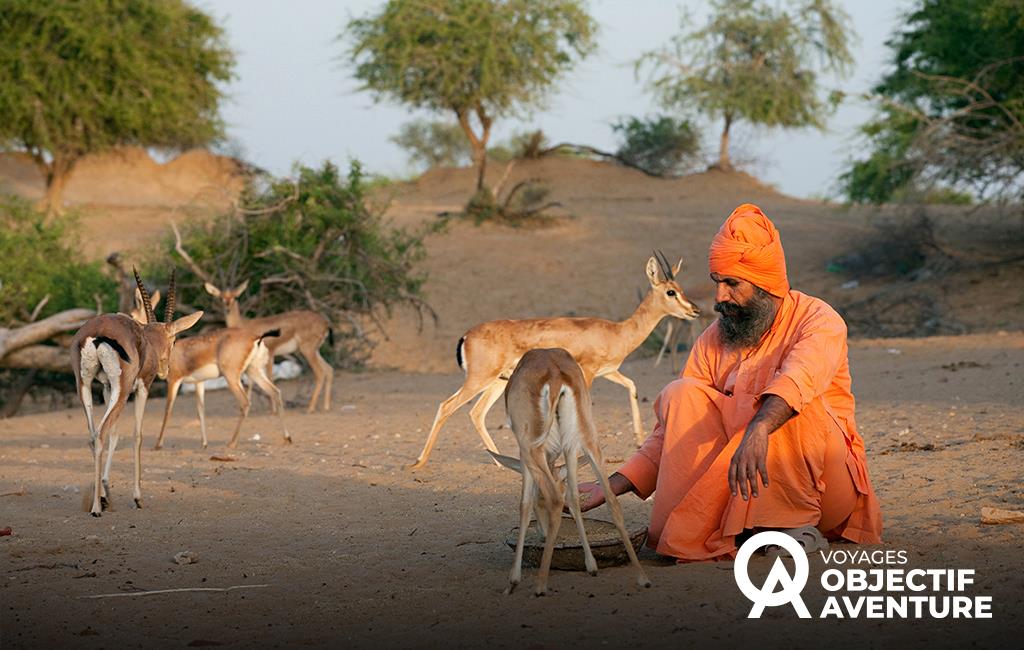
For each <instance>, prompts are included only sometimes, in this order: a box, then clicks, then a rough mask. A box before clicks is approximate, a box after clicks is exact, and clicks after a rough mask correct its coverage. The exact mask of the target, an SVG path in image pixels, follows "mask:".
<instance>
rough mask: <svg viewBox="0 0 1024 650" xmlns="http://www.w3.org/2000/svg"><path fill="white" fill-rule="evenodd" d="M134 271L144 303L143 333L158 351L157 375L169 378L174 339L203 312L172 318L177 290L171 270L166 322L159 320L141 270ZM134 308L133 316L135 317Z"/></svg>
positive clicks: (165, 311) (161, 377)
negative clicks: (175, 289)
mask: <svg viewBox="0 0 1024 650" xmlns="http://www.w3.org/2000/svg"><path fill="white" fill-rule="evenodd" d="M132 273H134V274H135V285H136V287H137V290H138V294H137V296H138V299H139V301H140V302H141V303H142V317H143V320H139V319H138V318H136V320H139V322H140V323H141V324H142V334H143V336H144V337H145V338H146V342H147V343H149V345H150V347H151V348H152V349H153V351H155V352H156V359H157V371H156V375H157V377H159V378H160V379H167V372H168V368H169V367H170V360H171V349H172V348H173V347H174V339H175V338H176V337H177V336H178V334H179V333H180V332H183V331H185V330H187V329H188V328H190V327H192V326H193V325H195V324H196V323H197V322H199V319H200V318H202V317H203V312H201V311H197V312H195V313H192V314H189V315H188V316H182V317H181V318H179V319H178V320H171V319H172V318H174V303H175V292H174V271H173V270H172V271H171V281H170V283H169V284H168V287H167V304H166V305H165V306H164V322H162V323H161V322H158V321H157V319H156V314H154V313H153V300H152V299H151V298H150V295H149V291H147V290H146V285H144V284H142V278H140V277H139V272H138V271H137V270H135V269H134V268H133V269H132ZM134 317H135V316H134V310H133V318H134Z"/></svg>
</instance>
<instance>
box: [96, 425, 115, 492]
mask: <svg viewBox="0 0 1024 650" xmlns="http://www.w3.org/2000/svg"><path fill="white" fill-rule="evenodd" d="M108 440H109V443H110V444H108V445H107V462H106V463H104V464H103V478H102V479H101V481H100V485H101V486H102V487H103V494H102V495H101V496H100V501H102V502H103V505H104V506H107V505H109V503H110V465H111V463H112V462H113V461H114V450H115V449H117V422H114V423H113V424H112V425H111V426H110V436H109V438H108Z"/></svg>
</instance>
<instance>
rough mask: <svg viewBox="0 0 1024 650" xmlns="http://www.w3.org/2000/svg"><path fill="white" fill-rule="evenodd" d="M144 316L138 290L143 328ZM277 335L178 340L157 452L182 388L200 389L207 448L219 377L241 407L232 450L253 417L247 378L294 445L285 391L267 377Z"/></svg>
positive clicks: (220, 333)
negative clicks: (213, 383)
mask: <svg viewBox="0 0 1024 650" xmlns="http://www.w3.org/2000/svg"><path fill="white" fill-rule="evenodd" d="M159 296H160V292H159V291H155V292H153V298H152V302H153V303H154V304H155V303H157V302H158V301H159V300H160V298H159ZM144 314H145V307H144V305H143V302H142V294H141V293H139V290H138V289H136V290H135V307H134V308H133V309H132V311H131V316H132V318H133V319H135V320H136V321H137V322H140V323H143V322H145V321H144V319H145V315H144ZM275 336H280V332H279V331H278V330H269V331H266V332H263V333H262V334H255V333H253V332H251V331H249V330H246V329H242V328H238V327H229V328H224V329H219V330H214V331H212V332H206V333H204V334H200V335H198V336H193V337H191V338H187V339H182V340H181V341H177V342H176V344H175V346H174V349H173V350H172V351H171V358H170V366H169V368H168V372H167V405H166V408H165V409H164V420H163V423H162V424H161V425H160V435H159V436H158V437H157V439H156V445H154V446H153V449H154V450H158V449H160V448H161V447H163V442H164V432H165V431H166V429H167V422H168V420H169V419H170V417H171V410H172V409H173V408H174V401H175V399H177V397H178V390H179V389H180V388H181V384H182V383H189V384H193V385H195V389H196V411H197V412H198V414H199V427H200V429H201V430H202V434H203V448H204V449H205V448H206V447H207V444H208V441H207V437H206V382H207V381H209V380H211V379H216V378H217V377H224V379H225V381H226V383H227V385H228V389H229V390H230V391H231V394H232V395H234V397H235V401H237V402H238V410H239V413H240V414H241V417H240V418H239V420H238V424H237V425H236V426H235V433H234V435H233V436H232V437H231V442H229V443H228V447H231V448H233V447H234V446H235V445H236V444H237V441H238V434H239V432H240V431H241V430H242V423H243V422H244V421H245V418H246V417H247V416H248V414H249V406H250V402H249V395H248V394H247V393H246V391H244V390H242V375H245V376H246V377H248V378H249V381H250V383H255V384H256V385H258V386H259V387H260V388H261V389H263V392H265V393H266V394H267V395H269V396H270V399H271V402H272V403H273V405H274V412H276V413H277V414H278V415H279V416H280V418H281V431H282V432H283V433H284V441H285V442H286V443H290V442H291V441H292V438H291V435H289V433H288V429H287V427H285V424H284V416H283V415H282V412H283V410H284V400H283V399H282V398H281V391H280V390H279V389H278V388H277V386H275V385H274V382H273V381H271V379H270V378H269V377H268V376H267V367H268V365H269V362H270V360H271V357H270V350H269V348H268V347H267V345H266V343H265V342H264V339H265V338H269V337H275Z"/></svg>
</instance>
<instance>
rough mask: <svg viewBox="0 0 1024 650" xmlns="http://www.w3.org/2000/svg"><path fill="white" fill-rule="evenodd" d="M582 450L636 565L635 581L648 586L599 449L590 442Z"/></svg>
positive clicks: (628, 553)
mask: <svg viewBox="0 0 1024 650" xmlns="http://www.w3.org/2000/svg"><path fill="white" fill-rule="evenodd" d="M584 451H585V452H586V454H587V458H588V459H589V460H590V465H591V466H592V467H593V468H594V473H595V474H597V479H598V481H599V482H600V483H601V489H602V490H604V498H605V501H606V502H607V503H608V509H609V510H610V511H611V513H612V521H613V522H615V527H616V528H618V529H619V537H621V538H622V544H623V546H625V547H626V554H627V555H629V561H630V562H631V563H632V564H633V566H635V567H636V573H637V576H636V582H637V584H638V585H640V586H641V587H650V586H651V581H650V580H648V579H647V574H646V573H644V568H643V567H642V566H640V560H639V559H638V558H637V556H636V551H634V550H633V543H632V542H630V540H629V533H628V532H626V522H625V519H624V518H623V517H622V506H620V505H619V498H618V497H617V496H615V494H614V493H612V488H611V486H610V485H608V477H607V476H605V475H604V460H603V458H602V456H601V450H600V448H598V447H597V446H596V445H594V444H591V445H588V446H586V447H584Z"/></svg>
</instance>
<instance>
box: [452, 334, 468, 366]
mask: <svg viewBox="0 0 1024 650" xmlns="http://www.w3.org/2000/svg"><path fill="white" fill-rule="evenodd" d="M465 342H466V337H465V336H463V337H462V338H461V339H459V342H458V343H456V344H455V363H456V364H458V366H459V367H460V368H462V367H463V365H462V344H463V343H465Z"/></svg>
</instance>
